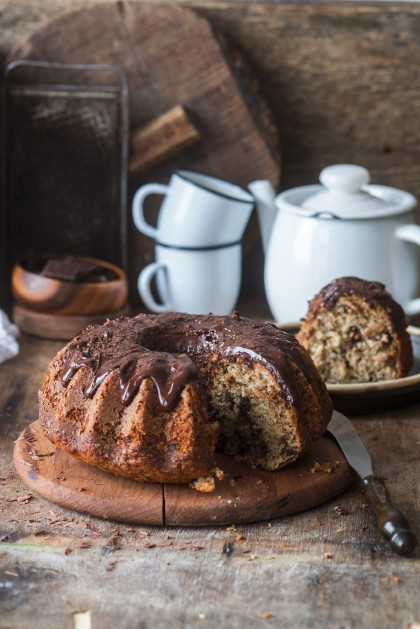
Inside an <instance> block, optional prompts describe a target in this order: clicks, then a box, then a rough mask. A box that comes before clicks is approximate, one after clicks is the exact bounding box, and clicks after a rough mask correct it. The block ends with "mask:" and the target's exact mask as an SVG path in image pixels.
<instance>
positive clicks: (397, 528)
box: [362, 474, 417, 555]
mask: <svg viewBox="0 0 420 629" xmlns="http://www.w3.org/2000/svg"><path fill="white" fill-rule="evenodd" d="M362 491H363V493H364V495H365V496H366V498H367V500H368V502H369V504H370V506H371V507H372V509H373V510H374V511H375V513H376V517H377V519H378V525H379V530H380V532H381V533H382V535H383V537H384V538H385V539H386V540H388V541H389V543H390V544H391V548H392V550H394V551H395V552H396V553H398V554H399V555H409V554H410V553H411V552H413V550H414V548H415V547H416V544H417V539H416V536H415V535H414V533H413V532H412V531H410V525H409V523H408V520H407V519H406V518H405V517H404V516H403V514H402V513H401V511H398V509H396V508H395V507H394V505H393V504H392V502H391V498H390V496H389V493H388V490H387V488H386V487H385V484H384V482H383V481H382V480H381V479H380V478H378V477H377V476H374V475H373V474H372V475H370V476H366V478H363V479H362Z"/></svg>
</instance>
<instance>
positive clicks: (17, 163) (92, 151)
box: [1, 60, 129, 305]
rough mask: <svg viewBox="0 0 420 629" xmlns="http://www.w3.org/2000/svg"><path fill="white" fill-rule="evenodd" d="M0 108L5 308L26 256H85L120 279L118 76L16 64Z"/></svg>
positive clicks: (98, 68)
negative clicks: (108, 265)
mask: <svg viewBox="0 0 420 629" xmlns="http://www.w3.org/2000/svg"><path fill="white" fill-rule="evenodd" d="M2 104H3V115H2V149H3V152H2V153H3V154H2V173H1V174H2V190H1V198H2V243H3V247H2V271H3V277H2V284H3V286H2V287H1V298H2V301H3V302H4V301H6V302H7V301H9V300H8V295H7V294H8V283H9V281H10V272H11V269H12V267H13V264H14V262H15V261H16V260H18V259H20V258H22V257H24V256H26V255H27V254H28V252H30V251H32V252H66V253H73V254H84V255H89V256H92V257H96V258H100V259H103V260H107V261H109V262H112V263H114V264H117V265H119V266H121V267H122V268H124V269H125V270H126V269H127V252H126V240H127V238H126V229H127V220H126V212H127V208H126V202H127V159H128V127H129V125H128V87H127V81H126V78H125V76H124V74H123V73H122V72H121V70H120V69H119V68H116V67H114V66H104V65H79V64H77V65H74V64H73V65H67V64H58V63H44V62H38V61H30V60H20V61H15V62H12V63H10V64H9V65H8V66H7V67H6V69H5V72H4V82H3V103H2ZM5 297H6V299H5ZM3 305H4V304H3Z"/></svg>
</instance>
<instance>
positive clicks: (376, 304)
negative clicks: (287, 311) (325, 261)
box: [296, 277, 413, 384]
mask: <svg viewBox="0 0 420 629" xmlns="http://www.w3.org/2000/svg"><path fill="white" fill-rule="evenodd" d="M296 338H297V339H298V341H299V342H300V343H301V344H302V345H303V346H304V347H305V348H306V349H307V350H308V352H309V353H310V355H311V356H312V358H313V361H314V363H315V365H316V366H317V368H318V370H319V372H320V374H321V376H322V377H323V378H324V380H325V381H326V382H328V383H338V384H349V383H356V382H377V381H382V380H393V379H395V378H402V377H403V376H405V375H406V374H407V373H408V372H409V370H410V369H411V367H412V365H413V349H412V344H411V340H410V336H409V334H408V332H407V323H406V320H405V315H404V311H403V309H402V308H401V306H400V305H399V304H398V303H397V302H396V301H395V300H394V299H393V298H392V296H391V294H390V293H389V292H388V291H386V290H385V286H384V284H381V283H380V282H370V281H367V280H362V279H359V278H357V277H341V278H338V279H336V280H334V281H333V282H331V283H330V284H328V285H327V286H325V287H324V288H323V289H322V290H321V291H320V292H319V293H318V294H317V295H315V297H314V298H313V299H312V300H311V301H310V302H309V308H308V312H307V314H306V316H305V318H304V319H303V320H302V324H301V327H300V330H299V333H298V334H297V337H296Z"/></svg>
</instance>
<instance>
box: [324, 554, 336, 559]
mask: <svg viewBox="0 0 420 629" xmlns="http://www.w3.org/2000/svg"><path fill="white" fill-rule="evenodd" d="M333 557H334V555H333V554H332V553H325V555H324V559H332V558H333Z"/></svg>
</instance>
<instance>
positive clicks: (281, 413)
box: [39, 313, 332, 483]
mask: <svg viewBox="0 0 420 629" xmlns="http://www.w3.org/2000/svg"><path fill="white" fill-rule="evenodd" d="M39 403H40V422H41V425H42V427H43V429H44V431H45V433H46V434H47V436H48V438H49V439H50V440H51V441H52V442H53V443H55V444H56V445H57V446H58V447H60V448H63V449H64V450H66V451H68V452H69V453H71V454H72V455H74V456H76V457H78V458H80V459H82V460H83V461H85V462H87V463H90V464H92V465H96V466H98V467H100V468H102V469H104V470H106V471H110V472H113V473H115V474H120V475H122V476H129V477H131V478H135V479H137V480H145V481H154V482H173V483H187V482H189V481H191V480H193V479H195V478H198V477H203V476H205V475H206V474H208V473H210V472H212V471H214V470H215V469H216V463H215V458H214V452H215V449H216V445H217V449H219V450H221V451H222V452H224V453H225V454H228V455H231V456H234V457H235V459H237V460H239V461H242V462H245V463H248V464H250V465H252V466H256V467H261V468H263V469H266V470H276V469H278V468H280V467H282V466H284V465H286V464H288V463H290V462H291V461H293V460H295V459H296V458H297V457H298V456H299V455H300V454H302V453H303V452H304V451H306V450H307V449H308V448H309V446H310V445H312V443H314V441H316V440H317V439H318V438H319V437H320V436H321V435H322V433H323V432H324V430H325V428H326V426H327V424H328V422H329V420H330V417H331V413H332V404H331V400H330V398H329V395H328V392H327V389H326V387H325V384H324V383H323V381H322V379H321V377H320V376H319V373H318V372H317V370H316V368H315V366H314V364H313V362H312V360H311V358H310V356H309V354H308V353H307V352H306V350H304V349H303V348H302V347H301V346H300V345H299V343H298V342H297V341H296V340H295V339H294V338H293V337H292V336H290V335H288V334H286V333H285V332H282V331H280V330H279V329H278V328H277V327H276V326H275V325H274V324H271V323H265V322H262V321H251V320H248V319H245V318H243V317H240V316H239V314H238V313H234V315H233V316H226V317H220V316H212V315H208V316H196V315H187V314H181V313H166V314H161V315H148V314H140V315H137V316H136V317H133V318H120V319H116V320H113V321H107V322H106V323H105V324H104V325H96V326H90V327H88V328H87V329H86V330H85V331H83V332H82V333H81V334H79V335H78V336H77V337H76V338H75V339H74V340H73V341H71V342H70V343H69V344H68V345H67V346H66V347H65V348H64V349H63V350H62V351H61V352H59V354H58V355H57V356H56V357H55V359H54V360H53V361H52V362H51V364H50V366H49V369H48V372H47V374H46V376H45V379H44V383H43V385H42V388H41V390H40V393H39Z"/></svg>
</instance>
